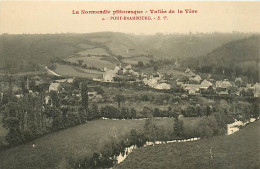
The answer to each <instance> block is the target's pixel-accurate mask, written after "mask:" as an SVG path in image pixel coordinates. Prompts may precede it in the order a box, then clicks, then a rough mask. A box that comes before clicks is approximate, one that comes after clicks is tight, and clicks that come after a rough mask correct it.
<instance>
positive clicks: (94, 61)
mask: <svg viewBox="0 0 260 169" xmlns="http://www.w3.org/2000/svg"><path fill="white" fill-rule="evenodd" d="M66 60H67V61H70V62H72V63H78V60H82V61H83V64H86V65H87V66H94V67H97V68H101V69H104V67H106V68H108V69H114V67H115V66H116V65H117V62H116V60H113V62H111V61H108V60H105V59H103V57H96V56H91V57H87V56H85V57H84V56H83V57H72V58H67V59H66Z"/></svg>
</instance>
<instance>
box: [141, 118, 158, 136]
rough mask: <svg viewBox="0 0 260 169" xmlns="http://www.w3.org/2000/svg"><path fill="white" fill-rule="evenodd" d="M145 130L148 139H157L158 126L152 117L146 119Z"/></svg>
mask: <svg viewBox="0 0 260 169" xmlns="http://www.w3.org/2000/svg"><path fill="white" fill-rule="evenodd" d="M144 130H145V131H144V133H145V136H146V137H147V138H148V141H156V138H157V131H158V128H157V127H156V126H155V124H153V122H152V118H151V117H149V118H148V119H146V120H145V124H144Z"/></svg>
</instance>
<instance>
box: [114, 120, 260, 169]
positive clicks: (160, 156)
mask: <svg viewBox="0 0 260 169" xmlns="http://www.w3.org/2000/svg"><path fill="white" fill-rule="evenodd" d="M259 130H260V121H258V122H255V123H252V124H249V125H247V126H246V127H245V128H244V129H242V130H241V131H239V132H237V133H235V134H233V135H230V136H218V137H213V138H210V139H205V140H199V141H196V142H186V143H170V144H164V145H156V146H154V147H145V148H141V149H137V150H135V151H134V152H133V153H131V154H130V155H129V157H127V159H126V160H125V161H124V162H123V163H121V164H120V165H119V166H117V167H116V168H119V169H124V168H128V169H129V168H134V169H146V168H147V169H153V168H154V169H155V168H156V169H161V168H163V169H167V168H169V169H174V168H176V169H180V168H181V169H185V168H187V169H192V168H194V169H195V168H196V169H211V168H214V169H245V168H247V169H249V168H250V169H258V168H260V144H259V138H260V132H259ZM210 151H211V152H212V157H211V154H210Z"/></svg>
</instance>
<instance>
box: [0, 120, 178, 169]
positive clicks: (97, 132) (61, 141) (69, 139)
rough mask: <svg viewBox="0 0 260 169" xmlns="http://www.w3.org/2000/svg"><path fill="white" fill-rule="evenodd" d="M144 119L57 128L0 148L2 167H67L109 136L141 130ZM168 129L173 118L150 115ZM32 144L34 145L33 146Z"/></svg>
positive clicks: (98, 121)
mask: <svg viewBox="0 0 260 169" xmlns="http://www.w3.org/2000/svg"><path fill="white" fill-rule="evenodd" d="M144 122H145V120H101V119H100V120H94V121H90V122H87V123H85V124H82V125H79V126H76V127H72V128H69V129H65V130H61V131H59V132H55V133H52V134H49V135H46V136H44V137H42V138H39V139H37V140H34V141H33V142H29V143H26V144H22V145H19V146H16V147H13V148H10V149H7V150H3V151H2V152H0V161H1V163H0V168H1V169H2V168H3V169H12V168H13V169H14V168H15V169H25V168H26V169H36V168H44V169H48V168H55V167H57V168H67V167H68V166H69V164H70V163H74V162H75V161H77V160H82V159H84V158H85V157H87V156H91V155H92V154H93V153H94V152H98V151H100V150H101V149H102V148H103V147H104V145H106V144H107V143H109V142H110V140H112V139H118V140H121V139H122V138H123V137H124V136H125V135H126V134H128V133H129V132H130V130H131V129H136V130H138V131H143V125H144ZM154 122H155V124H156V125H157V126H163V127H164V128H166V129H168V130H170V129H172V128H173V119H154ZM33 145H34V146H33Z"/></svg>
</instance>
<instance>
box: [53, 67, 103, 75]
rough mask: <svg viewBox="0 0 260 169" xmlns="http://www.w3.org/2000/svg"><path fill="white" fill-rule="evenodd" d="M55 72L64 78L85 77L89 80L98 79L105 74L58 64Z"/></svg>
mask: <svg viewBox="0 0 260 169" xmlns="http://www.w3.org/2000/svg"><path fill="white" fill-rule="evenodd" d="M55 72H56V73H58V74H60V75H63V76H73V77H84V78H89V79H93V78H97V77H99V76H102V74H103V73H102V72H100V71H97V70H90V69H83V68H81V67H77V66H71V65H61V64H57V68H56V69H55Z"/></svg>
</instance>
